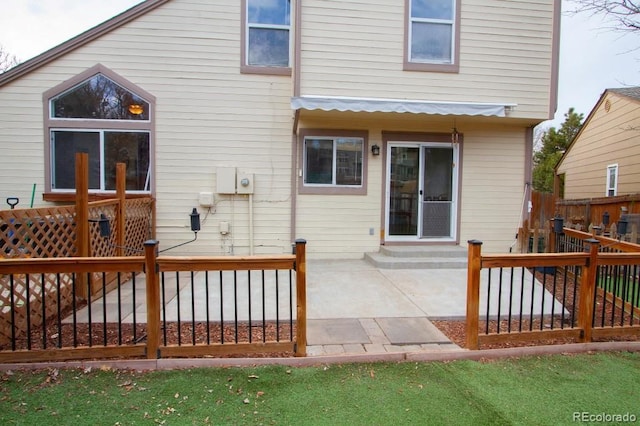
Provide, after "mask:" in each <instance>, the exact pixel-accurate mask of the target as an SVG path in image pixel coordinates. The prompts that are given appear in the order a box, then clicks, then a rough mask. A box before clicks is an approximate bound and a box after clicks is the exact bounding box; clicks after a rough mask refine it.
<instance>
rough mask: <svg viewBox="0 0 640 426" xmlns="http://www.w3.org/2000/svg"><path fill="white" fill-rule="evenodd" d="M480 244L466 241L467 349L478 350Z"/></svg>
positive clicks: (475, 241) (474, 241) (479, 242)
mask: <svg viewBox="0 0 640 426" xmlns="http://www.w3.org/2000/svg"><path fill="white" fill-rule="evenodd" d="M481 249H482V242H481V241H477V240H470V241H468V254H467V256H468V264H467V318H466V319H467V327H466V335H467V349H478V328H479V324H478V318H479V317H480V269H481V266H482V263H481Z"/></svg>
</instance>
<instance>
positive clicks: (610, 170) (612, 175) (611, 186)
mask: <svg viewBox="0 0 640 426" xmlns="http://www.w3.org/2000/svg"><path fill="white" fill-rule="evenodd" d="M617 194H618V165H617V164H612V165H610V166H607V197H613V196H616V195H617Z"/></svg>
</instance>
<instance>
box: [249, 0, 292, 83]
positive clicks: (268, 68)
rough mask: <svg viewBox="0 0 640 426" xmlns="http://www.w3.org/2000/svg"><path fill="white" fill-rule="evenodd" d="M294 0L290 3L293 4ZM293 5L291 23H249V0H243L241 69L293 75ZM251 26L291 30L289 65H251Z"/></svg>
mask: <svg viewBox="0 0 640 426" xmlns="http://www.w3.org/2000/svg"><path fill="white" fill-rule="evenodd" d="M293 3H294V2H293V0H292V1H291V2H290V4H293ZM293 7H294V6H291V7H290V9H289V25H281V24H259V23H253V24H252V23H249V0H243V8H242V14H243V17H242V18H243V22H242V28H243V29H242V38H243V40H242V41H243V43H242V48H243V52H242V63H241V66H240V71H241V72H242V73H247V74H274V75H291V61H292V55H293V49H292V46H293V39H292V38H293V26H292V22H293V16H294V15H293ZM251 28H261V29H272V30H287V31H288V32H289V58H288V64H287V66H273V65H251V64H249V30H250V29H251Z"/></svg>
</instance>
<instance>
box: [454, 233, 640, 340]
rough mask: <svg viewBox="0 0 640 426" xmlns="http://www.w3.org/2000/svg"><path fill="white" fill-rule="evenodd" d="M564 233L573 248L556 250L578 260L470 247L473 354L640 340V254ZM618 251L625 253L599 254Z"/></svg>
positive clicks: (475, 243)
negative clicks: (497, 346)
mask: <svg viewBox="0 0 640 426" xmlns="http://www.w3.org/2000/svg"><path fill="white" fill-rule="evenodd" d="M565 232H567V234H568V236H569V237H570V238H572V239H573V240H572V242H571V244H569V243H567V242H564V243H563V242H562V241H561V242H558V247H561V248H564V249H566V250H567V251H569V250H574V252H565V253H545V254H500V255H482V253H481V245H482V243H481V242H479V241H470V242H469V262H468V263H469V271H468V280H467V319H466V321H467V324H466V327H467V330H466V339H467V347H468V348H469V349H478V348H479V347H480V346H481V345H485V344H493V343H505V342H511V341H541V340H548V339H575V340H579V341H583V342H584V341H591V340H593V339H599V338H605V337H607V338H610V337H614V336H625V335H628V334H638V333H640V305H639V301H640V300H639V299H640V295H639V293H640V283H639V280H640V277H639V276H638V272H639V270H640V253H639V251H640V250H639V249H640V247H638V246H637V245H634V244H630V243H624V242H618V241H615V240H613V242H611V241H609V240H610V239H606V238H604V237H601V238H600V240H598V239H593V238H591V237H592V235H591V234H588V233H579V232H578V231H573V230H567V229H565ZM574 240H575V241H574ZM601 241H607V243H608V244H609V245H608V246H606V245H605V244H601ZM614 247H615V248H617V249H618V250H619V251H622V250H626V251H627V252H626V253H612V252H603V253H599V251H601V250H605V251H610V250H611V249H612V248H614Z"/></svg>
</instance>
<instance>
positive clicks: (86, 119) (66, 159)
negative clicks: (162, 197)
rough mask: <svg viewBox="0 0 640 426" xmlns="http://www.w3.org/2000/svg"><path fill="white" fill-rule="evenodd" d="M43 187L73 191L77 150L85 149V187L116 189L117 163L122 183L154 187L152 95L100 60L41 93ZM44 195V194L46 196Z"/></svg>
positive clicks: (134, 188) (138, 188) (140, 189)
mask: <svg viewBox="0 0 640 426" xmlns="http://www.w3.org/2000/svg"><path fill="white" fill-rule="evenodd" d="M45 102H46V103H47V105H46V107H47V111H48V114H47V119H46V121H45V128H46V133H47V140H46V146H47V152H46V157H47V176H46V185H47V188H46V192H48V193H65V192H68V193H72V192H74V191H75V187H76V182H75V167H74V164H75V154H76V153H78V152H86V153H88V154H89V189H90V190H91V191H92V192H94V193H95V192H98V193H99V192H108V191H114V190H115V174H116V164H117V163H124V164H125V165H126V189H127V191H128V192H133V193H149V192H151V188H152V176H151V170H152V167H151V166H152V154H151V153H152V140H153V134H152V133H153V132H152V130H153V129H152V119H153V114H152V106H153V97H152V96H151V95H149V94H146V93H144V92H143V91H141V90H140V89H138V88H136V87H135V86H133V85H132V84H130V83H129V82H127V81H126V80H124V79H122V78H121V77H119V76H117V75H116V74H114V73H112V72H110V71H109V70H108V69H106V68H105V67H103V66H101V65H98V66H96V67H93V68H92V69H90V70H87V72H85V73H82V74H80V75H79V76H76V77H75V78H73V79H71V80H70V81H69V82H66V83H63V84H61V85H60V86H58V87H56V88H53V89H51V90H50V91H48V92H47V93H45ZM45 199H46V197H45Z"/></svg>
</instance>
